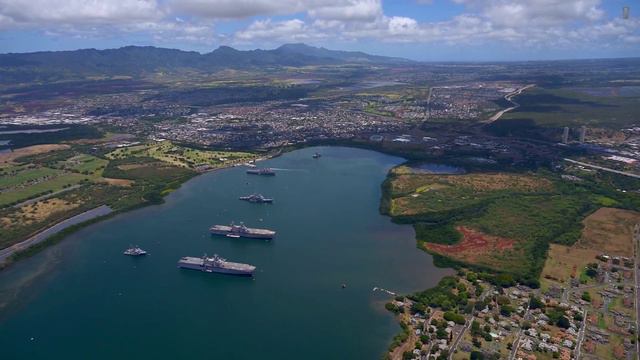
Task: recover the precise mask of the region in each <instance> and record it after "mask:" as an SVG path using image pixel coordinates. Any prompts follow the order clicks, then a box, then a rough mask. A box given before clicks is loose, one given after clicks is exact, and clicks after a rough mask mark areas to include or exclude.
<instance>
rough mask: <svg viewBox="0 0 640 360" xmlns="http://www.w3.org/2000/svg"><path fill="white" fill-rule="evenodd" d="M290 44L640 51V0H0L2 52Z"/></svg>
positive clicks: (508, 53)
mask: <svg viewBox="0 0 640 360" xmlns="http://www.w3.org/2000/svg"><path fill="white" fill-rule="evenodd" d="M624 6H629V7H630V9H631V11H630V14H631V16H630V17H629V18H628V19H623V18H622V8H623V7H624ZM289 42H304V43H308V44H310V45H317V46H324V47H327V48H331V49H343V50H361V51H366V52H369V53H373V54H380V55H389V56H402V57H407V58H411V59H416V60H428V61H442V60H446V61H474V60H480V61H487V60H540V59H567V58H601V57H628V56H639V55H640V0H396V1H390V0H30V1H24V0H0V52H29V51H40V50H73V49H78V48H98V49H104V48H114V47H120V46H125V45H153V46H161V47H173V48H179V49H184V50H195V51H200V52H208V51H211V50H213V49H215V48H217V47H218V46H220V45H229V46H233V47H236V48H240V49H254V48H274V47H277V46H279V45H281V44H283V43H289Z"/></svg>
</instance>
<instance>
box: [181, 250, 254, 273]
mask: <svg viewBox="0 0 640 360" xmlns="http://www.w3.org/2000/svg"><path fill="white" fill-rule="evenodd" d="M178 267H179V268H184V269H191V270H200V271H204V272H208V273H214V272H215V273H221V274H229V275H240V276H252V275H253V272H254V271H255V269H256V267H255V266H253V265H249V264H241V263H235V262H230V261H227V260H226V259H224V258H222V257H220V256H218V255H217V254H216V255H213V256H212V257H207V255H206V254H205V255H204V256H203V257H201V258H198V257H191V256H185V257H183V258H181V259H180V260H178Z"/></svg>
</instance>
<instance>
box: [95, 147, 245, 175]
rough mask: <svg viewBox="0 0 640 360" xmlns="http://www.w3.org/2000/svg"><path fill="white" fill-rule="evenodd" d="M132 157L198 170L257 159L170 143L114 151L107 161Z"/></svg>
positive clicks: (240, 153)
mask: <svg viewBox="0 0 640 360" xmlns="http://www.w3.org/2000/svg"><path fill="white" fill-rule="evenodd" d="M131 156H142V157H151V158H154V159H158V160H161V161H164V162H167V163H170V164H172V165H175V166H179V167H184V168H191V169H194V168H197V167H201V166H211V167H221V166H225V165H228V164H230V163H243V162H247V161H249V160H253V159H255V156H254V155H253V154H250V153H245V152H228V151H205V150H197V149H190V148H185V147H182V146H178V145H175V144H173V143H171V142H170V141H162V142H159V143H151V144H145V145H138V146H132V147H127V148H120V149H117V150H114V151H112V152H110V153H108V154H107V155H106V157H107V159H111V160H114V159H123V158H127V157H131Z"/></svg>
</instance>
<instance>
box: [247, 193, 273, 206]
mask: <svg viewBox="0 0 640 360" xmlns="http://www.w3.org/2000/svg"><path fill="white" fill-rule="evenodd" d="M239 199H240V200H244V201H248V202H250V203H256V204H265V203H267V204H271V203H272V202H273V199H270V198H266V197H264V196H262V194H251V195H247V196H240V197H239Z"/></svg>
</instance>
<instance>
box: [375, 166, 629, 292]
mask: <svg viewBox="0 0 640 360" xmlns="http://www.w3.org/2000/svg"><path fill="white" fill-rule="evenodd" d="M610 177H611V175H593V177H592V178H589V177H585V178H584V179H583V181H580V182H571V181H566V180H562V179H560V177H559V176H558V175H556V174H554V173H550V172H545V171H539V172H537V173H534V174H507V173H499V174H466V175H424V174H418V173H411V172H407V168H406V167H401V168H397V169H395V170H393V171H392V172H391V173H390V175H389V178H388V179H387V181H386V182H385V184H384V185H383V193H384V195H383V200H382V203H381V210H382V211H383V212H384V213H386V214H389V215H391V216H392V218H393V220H394V221H396V222H402V223H411V224H413V225H414V228H415V231H416V238H417V240H418V244H419V247H420V248H423V249H425V250H427V251H429V252H431V253H432V254H434V255H435V261H436V263H437V264H438V265H441V266H454V267H457V266H459V265H464V266H468V267H472V268H475V269H476V270H478V271H481V272H482V271H493V272H496V271H497V272H498V274H500V273H502V274H504V275H505V276H508V277H509V278H504V279H501V280H497V281H498V282H506V283H510V282H513V281H520V282H523V283H526V284H529V285H531V286H537V285H538V282H539V280H538V279H539V276H540V272H541V271H542V267H543V266H544V260H545V258H546V254H547V250H548V247H549V244H550V243H559V244H563V245H571V244H573V243H574V242H575V241H576V240H577V239H579V238H580V236H581V231H582V227H583V226H582V223H581V222H582V220H583V219H584V218H585V217H586V216H587V215H589V214H590V213H592V212H593V211H595V210H597V209H598V208H600V207H602V206H616V207H622V208H627V209H632V210H633V209H635V210H637V209H640V195H638V194H635V193H625V192H621V191H619V189H620V188H615V187H614V185H613V184H617V183H620V182H622V183H624V184H626V185H627V186H629V187H631V188H633V187H634V186H637V185H638V184H637V183H636V182H635V181H632V180H628V179H622V180H621V179H618V180H617V182H613V183H612V182H611V179H610ZM615 177H616V178H619V176H615ZM461 226H462V227H464V228H465V229H473V231H474V232H469V231H470V230H465V231H466V233H465V237H464V238H463V236H462V233H461V231H462V230H461V228H460V227H461ZM467 236H468V237H469V239H467V238H466V237H467ZM431 244H436V245H438V246H440V247H438V246H432V245H431ZM442 246H448V247H444V248H443V247H442Z"/></svg>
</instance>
